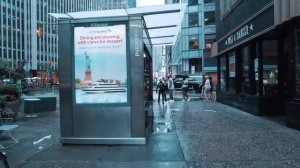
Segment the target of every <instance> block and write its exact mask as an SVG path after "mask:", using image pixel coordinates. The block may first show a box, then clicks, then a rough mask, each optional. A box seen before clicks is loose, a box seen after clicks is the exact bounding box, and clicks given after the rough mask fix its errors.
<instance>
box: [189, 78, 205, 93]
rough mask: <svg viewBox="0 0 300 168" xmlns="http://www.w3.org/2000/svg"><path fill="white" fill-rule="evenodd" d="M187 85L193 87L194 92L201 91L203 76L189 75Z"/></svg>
mask: <svg viewBox="0 0 300 168" xmlns="http://www.w3.org/2000/svg"><path fill="white" fill-rule="evenodd" d="M188 81H189V87H190V88H193V90H194V92H195V93H201V90H202V83H203V76H189V79H188Z"/></svg>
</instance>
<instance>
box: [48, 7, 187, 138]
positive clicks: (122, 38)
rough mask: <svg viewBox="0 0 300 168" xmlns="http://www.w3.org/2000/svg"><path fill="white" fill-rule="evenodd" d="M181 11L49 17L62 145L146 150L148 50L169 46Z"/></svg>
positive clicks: (148, 127) (148, 9) (149, 116)
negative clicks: (55, 44)
mask: <svg viewBox="0 0 300 168" xmlns="http://www.w3.org/2000/svg"><path fill="white" fill-rule="evenodd" d="M185 7H186V5H185V4H172V5H163V6H152V7H141V8H130V9H115V10H102V11H88V12H72V13H66V14H59V13H50V15H51V16H53V17H56V18H57V19H58V23H59V24H58V37H59V74H60V88H59V93H60V122H61V123H60V125H61V126H60V127H61V138H60V141H61V143H62V144H146V139H147V136H148V135H149V134H150V132H151V126H152V113H153V112H152V108H151V102H152V99H153V96H152V87H153V86H152V56H151V54H152V47H153V46H155V45H172V44H174V43H175V41H176V39H177V35H178V32H179V30H180V23H181V21H182V17H183V15H184V11H185ZM170 18H174V19H170Z"/></svg>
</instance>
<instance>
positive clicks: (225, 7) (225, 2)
mask: <svg viewBox="0 0 300 168" xmlns="http://www.w3.org/2000/svg"><path fill="white" fill-rule="evenodd" d="M238 2H240V0H222V1H220V11H221V16H224V15H225V14H226V13H227V12H228V11H230V10H231V8H232V6H233V5H236V4H237V3H238Z"/></svg>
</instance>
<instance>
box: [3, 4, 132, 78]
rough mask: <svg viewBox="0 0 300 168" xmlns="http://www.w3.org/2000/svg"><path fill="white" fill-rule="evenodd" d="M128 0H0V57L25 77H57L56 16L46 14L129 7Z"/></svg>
mask: <svg viewBox="0 0 300 168" xmlns="http://www.w3.org/2000/svg"><path fill="white" fill-rule="evenodd" d="M134 4H135V3H134V1H130V4H129V2H128V1H127V0H51V1H50V0H35V1H32V0H0V6H1V9H0V13H1V15H0V23H1V26H2V28H1V29H0V35H1V38H0V58H1V59H3V60H6V61H8V63H9V66H10V68H12V69H23V70H24V71H25V72H26V73H24V77H25V76H26V77H32V76H38V77H40V78H41V79H42V80H44V82H46V81H48V80H49V79H50V78H52V75H54V77H55V76H56V75H55V74H56V73H54V72H56V71H57V69H58V57H59V55H58V45H57V44H58V37H57V31H58V29H57V24H56V20H55V18H53V17H51V16H50V15H49V14H48V13H67V12H76V11H93V10H106V9H116V8H128V7H129V6H131V5H134Z"/></svg>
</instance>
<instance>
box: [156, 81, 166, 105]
mask: <svg viewBox="0 0 300 168" xmlns="http://www.w3.org/2000/svg"><path fill="white" fill-rule="evenodd" d="M164 83H165V82H164V79H160V80H159V82H158V84H157V85H156V91H155V92H156V93H157V91H158V98H157V101H158V103H159V102H160V97H162V103H163V104H164V101H166V87H165V84H164Z"/></svg>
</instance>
